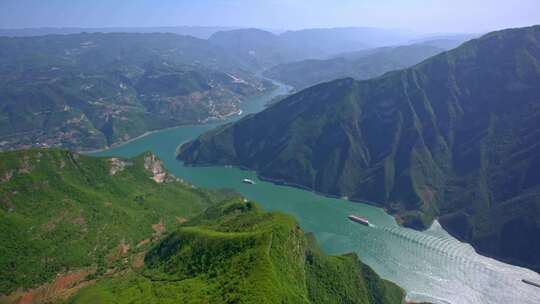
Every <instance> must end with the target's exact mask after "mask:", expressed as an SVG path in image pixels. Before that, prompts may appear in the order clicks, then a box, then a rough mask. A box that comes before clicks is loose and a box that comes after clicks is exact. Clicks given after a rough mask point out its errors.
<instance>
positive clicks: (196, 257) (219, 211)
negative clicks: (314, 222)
mask: <svg viewBox="0 0 540 304" xmlns="http://www.w3.org/2000/svg"><path fill="white" fill-rule="evenodd" d="M402 300H403V291H402V290H401V289H400V288H399V287H397V286H396V285H394V284H392V283H390V282H387V281H384V280H381V279H380V278H379V277H378V276H377V275H376V274H375V273H374V272H373V271H372V270H371V269H370V268H369V267H367V266H366V265H364V264H362V263H361V262H359V261H358V258H357V256H356V255H346V256H339V257H331V256H326V255H324V254H323V253H321V252H320V250H319V249H318V248H317V245H316V244H315V241H314V239H313V238H312V237H311V236H309V235H305V234H304V232H303V231H302V230H301V229H300V228H299V227H298V225H297V223H296V221H295V220H294V219H293V218H291V217H290V216H287V215H284V214H281V213H268V212H263V211H262V210H260V209H259V207H258V206H257V205H256V204H255V203H252V202H245V201H241V200H237V199H233V200H231V201H229V202H226V203H222V204H218V205H215V206H212V207H210V208H209V209H207V211H205V213H204V214H203V215H201V216H199V217H196V218H194V219H193V220H191V221H189V222H187V223H185V224H183V227H181V228H180V229H178V230H177V231H175V232H173V233H171V234H170V235H169V236H168V237H167V238H165V239H164V240H163V241H162V242H161V243H159V244H158V245H156V246H154V247H153V248H152V249H151V250H150V251H149V252H148V253H147V254H146V256H145V258H144V265H139V267H138V268H134V269H133V272H131V273H128V274H126V276H124V277H118V278H111V279H106V280H103V281H101V282H99V283H98V284H97V285H95V286H91V287H88V288H86V289H83V290H81V291H80V292H79V293H78V294H77V295H75V296H74V297H73V298H72V299H71V300H70V301H69V302H70V303H100V302H107V303H169V302H175V303H366V304H367V303H370V304H374V303H402Z"/></svg>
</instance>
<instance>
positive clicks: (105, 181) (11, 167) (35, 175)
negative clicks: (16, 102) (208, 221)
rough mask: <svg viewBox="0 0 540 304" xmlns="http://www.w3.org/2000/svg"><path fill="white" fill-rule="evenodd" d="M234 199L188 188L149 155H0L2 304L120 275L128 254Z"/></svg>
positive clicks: (41, 299) (42, 152)
mask: <svg viewBox="0 0 540 304" xmlns="http://www.w3.org/2000/svg"><path fill="white" fill-rule="evenodd" d="M232 196H233V194H232V193H229V192H224V191H223V192H213V191H206V190H199V189H193V188H192V187H191V185H187V184H185V183H183V182H182V181H180V180H179V179H177V178H176V177H174V176H172V175H170V174H169V173H167V171H165V170H164V168H163V166H162V163H161V161H160V160H159V159H157V158H156V157H155V156H154V155H152V154H150V153H146V154H144V155H141V156H139V157H136V158H133V159H118V158H94V157H88V156H83V155H78V154H74V153H71V152H67V151H63V150H45V149H36V150H26V151H17V152H3V153H0V231H2V233H0V243H1V244H2V246H0V303H13V302H15V303H19V302H17V301H18V300H19V299H21V298H25V297H26V298H27V299H28V298H30V299H32V298H33V301H30V302H33V303H41V302H47V301H49V302H50V301H53V300H55V299H54V296H57V295H58V294H55V292H56V293H58V292H61V291H63V290H62V289H63V288H68V287H71V286H70V284H75V283H80V281H82V280H85V279H86V280H91V279H93V278H98V277H100V276H103V275H105V274H112V273H115V272H118V271H121V270H122V269H123V268H125V267H126V266H125V261H124V259H125V258H126V257H127V256H129V255H130V254H131V253H132V252H134V251H137V250H138V249H139V248H144V246H146V247H148V245H147V244H151V243H152V242H157V241H159V239H161V237H162V235H163V234H164V233H166V232H167V231H168V230H172V229H175V228H177V227H178V226H179V224H180V223H181V222H183V221H186V220H187V219H189V218H191V217H193V216H194V215H196V214H200V213H201V212H202V211H203V210H204V209H206V208H207V207H208V206H210V205H213V204H216V203H217V202H219V201H222V200H227V199H229V198H230V197H232ZM50 282H52V283H50ZM66 282H67V283H66ZM47 283H50V284H49V285H47ZM30 288H36V289H33V290H30V292H28V293H25V292H23V290H28V289H30ZM55 288H58V289H60V290H55ZM16 290H19V291H20V292H16V293H13V292H15V291H16ZM7 294H11V295H12V296H11V297H3V296H2V295H7ZM23 302H24V301H23ZM23 302H20V303H23ZM30 302H24V303H30ZM53 302H54V301H53Z"/></svg>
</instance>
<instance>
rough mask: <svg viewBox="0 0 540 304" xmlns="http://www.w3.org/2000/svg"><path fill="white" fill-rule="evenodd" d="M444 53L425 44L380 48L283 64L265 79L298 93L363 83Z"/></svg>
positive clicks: (267, 72)
mask: <svg viewBox="0 0 540 304" xmlns="http://www.w3.org/2000/svg"><path fill="white" fill-rule="evenodd" d="M443 51H445V49H443V48H438V47H435V46H431V45H425V44H415V45H408V46H398V47H382V48H376V49H368V50H363V51H358V52H352V53H347V54H342V55H338V56H336V57H335V58H332V59H319V60H317V59H310V60H303V61H298V62H292V63H284V64H280V65H277V66H274V67H272V68H270V69H268V70H266V71H265V72H264V75H265V76H266V77H269V78H272V79H276V80H279V81H281V82H284V83H287V84H289V85H292V86H293V87H295V88H296V89H298V90H301V89H305V88H307V87H310V86H313V85H316V84H319V83H322V82H327V81H331V80H335V79H339V78H347V77H352V78H355V79H358V80H364V79H369V78H374V77H378V76H381V75H383V74H384V73H386V72H389V71H394V70H399V69H403V68H407V67H410V66H413V65H415V64H417V63H419V62H421V61H423V60H425V59H427V58H429V57H432V56H434V55H436V54H438V53H442V52H443Z"/></svg>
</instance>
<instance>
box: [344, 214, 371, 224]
mask: <svg viewBox="0 0 540 304" xmlns="http://www.w3.org/2000/svg"><path fill="white" fill-rule="evenodd" d="M348 218H349V219H350V220H351V221H353V222H356V223H358V224H362V225H364V226H369V221H368V219H366V218H363V217H359V216H356V215H349V216H348Z"/></svg>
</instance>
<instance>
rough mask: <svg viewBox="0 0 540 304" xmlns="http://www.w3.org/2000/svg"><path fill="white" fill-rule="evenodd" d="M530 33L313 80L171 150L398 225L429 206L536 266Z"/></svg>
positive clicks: (425, 218) (423, 218) (456, 231)
mask: <svg viewBox="0 0 540 304" xmlns="http://www.w3.org/2000/svg"><path fill="white" fill-rule="evenodd" d="M539 41H540V26H533V27H528V28H520V29H509V30H503V31H498V32H493V33H489V34H487V35H484V36H482V37H481V38H479V39H474V40H472V41H469V42H467V43H465V44H463V45H462V46H460V47H459V48H457V49H455V50H452V51H448V52H444V53H442V54H439V55H437V56H435V57H432V58H430V59H427V60H425V61H423V62H422V63H419V64H418V65H416V66H413V67H411V68H408V69H405V70H402V71H394V72H389V73H387V74H385V75H383V76H380V77H378V78H375V79H370V80H366V81H354V80H352V79H342V80H336V81H333V82H329V83H324V84H320V85H317V86H315V87H312V88H309V89H306V90H304V91H301V92H300V93H297V94H295V95H293V96H291V97H289V98H286V99H285V100H283V101H281V102H279V103H277V104H275V105H273V106H271V107H270V108H268V109H267V110H265V111H263V112H261V113H259V114H256V115H253V116H250V117H246V118H244V119H242V120H241V121H239V122H238V123H236V124H230V125H227V126H224V127H222V128H220V129H217V130H214V131H211V132H209V133H207V134H204V135H202V136H201V137H200V138H199V139H197V140H195V141H193V142H191V143H187V144H185V145H183V146H182V148H181V149H180V152H179V158H180V159H182V160H184V161H185V162H186V163H187V164H194V165H196V164H219V165H225V164H226V165H238V166H244V167H247V168H250V169H253V170H256V171H257V172H258V174H260V175H261V176H262V177H266V178H270V179H277V180H283V181H286V182H287V183H290V184H298V185H302V186H304V187H307V188H310V189H313V190H316V191H318V192H322V193H326V194H330V195H333V196H340V197H341V196H346V197H349V198H350V199H353V200H368V201H372V202H378V204H379V205H380V206H382V207H384V208H386V209H387V210H388V211H389V212H391V213H393V214H395V215H396V218H397V219H398V221H400V222H402V223H403V224H405V225H406V226H409V227H415V228H418V229H422V228H425V227H427V226H429V224H430V223H431V221H432V220H433V219H434V218H435V217H439V220H440V222H441V224H442V225H443V227H444V228H445V229H447V230H448V231H449V232H450V233H451V234H452V235H454V236H456V237H457V238H459V239H461V240H465V241H468V242H471V243H472V244H473V246H474V247H475V248H476V249H477V250H478V251H479V252H481V253H483V254H487V255H490V256H494V257H497V258H499V259H503V260H505V261H510V262H512V263H515V264H519V265H524V266H527V267H530V268H533V269H535V270H537V271H538V270H539V269H540V261H539V260H538V258H537V256H538V255H537V254H535V252H536V253H538V252H540V248H538V246H536V247H535V246H531V242H532V240H533V239H534V238H535V235H538V233H540V227H539V225H538V218H540V214H539V212H538V210H540V209H539V208H538V204H540V201H539V200H538V197H539V195H538V193H539V185H540V182H539V178H538V177H536V175H534V174H533V173H532V172H534V169H533V168H535V167H536V168H537V167H538V161H539V160H538V159H536V158H535V153H534V151H536V150H535V149H537V148H536V147H538V146H539V145H538V137H537V136H536V135H537V134H539V133H538V132H539V131H540V130H538V129H537V128H538V125H537V124H535V121H538V115H539V114H538V105H537V101H538V97H539V96H540V88H539V86H538V83H540V68H539V64H538V62H539V61H540V43H539ZM514 100H515V101H516V102H512V101H514ZM529 145H530V147H529ZM537 155H540V153H537ZM505 172H506V173H507V174H508V175H506V174H505ZM503 210H512V213H505V212H504V211H503ZM535 223H536V224H535ZM518 232H519V233H518ZM516 233H518V235H520V237H519V238H516V237H513V236H512V235H515V234H516Z"/></svg>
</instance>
